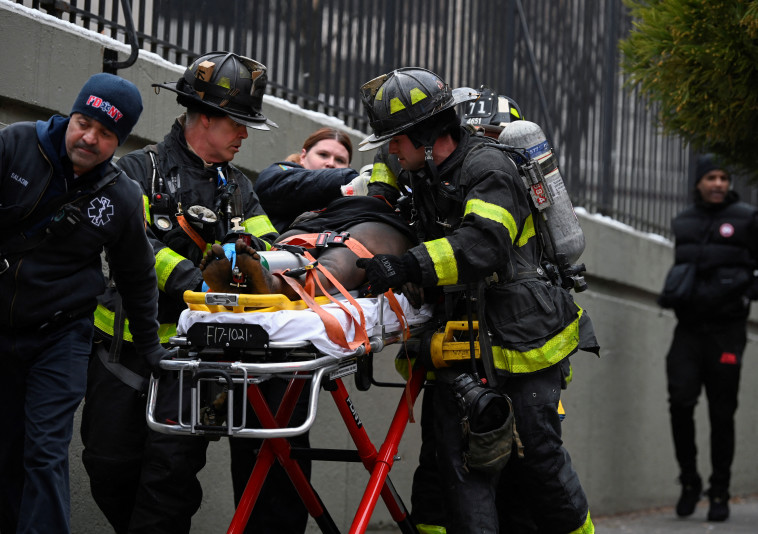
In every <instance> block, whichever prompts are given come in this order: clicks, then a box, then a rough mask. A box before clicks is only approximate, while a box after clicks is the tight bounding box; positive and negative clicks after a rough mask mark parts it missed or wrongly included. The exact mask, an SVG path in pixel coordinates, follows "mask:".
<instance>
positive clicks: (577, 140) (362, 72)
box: [17, 0, 752, 236]
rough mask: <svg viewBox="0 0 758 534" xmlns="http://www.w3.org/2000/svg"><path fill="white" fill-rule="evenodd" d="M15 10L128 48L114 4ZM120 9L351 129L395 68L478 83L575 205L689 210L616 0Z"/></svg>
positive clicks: (237, 2)
mask: <svg viewBox="0 0 758 534" xmlns="http://www.w3.org/2000/svg"><path fill="white" fill-rule="evenodd" d="M17 1H18V3H22V4H25V5H27V6H29V7H34V8H38V9H43V10H46V11H48V12H51V13H54V14H55V15H56V16H59V17H60V18H62V19H64V20H67V21H69V22H73V23H75V24H78V25H81V26H83V27H85V28H89V29H91V30H93V31H97V32H100V33H104V34H106V35H109V36H111V37H113V38H114V39H117V40H119V41H123V42H128V37H127V35H128V32H127V31H126V29H127V27H128V22H127V20H125V17H124V10H123V9H121V7H120V1H119V0H110V1H105V0H71V1H69V2H64V1H61V0H47V1H44V0H17ZM131 12H132V15H133V17H134V27H135V29H136V35H137V40H138V45H139V47H140V49H142V50H148V51H150V52H154V53H156V54H158V55H160V56H161V57H163V58H164V59H167V60H169V61H172V62H175V63H178V64H180V65H187V64H189V63H190V62H191V61H192V60H193V59H194V58H195V57H196V56H198V55H200V54H202V53H204V52H209V51H212V50H230V51H234V52H236V53H239V54H242V55H246V56H249V57H252V58H255V59H256V60H258V61H260V62H262V63H264V64H265V65H266V66H267V67H268V69H269V80H270V83H269V87H268V89H267V91H268V92H269V93H270V94H273V95H275V96H278V97H281V98H284V99H286V100H289V101H291V102H293V103H296V104H298V105H300V106H302V107H303V108H306V109H310V110H316V111H321V112H323V113H326V114H328V115H332V116H336V117H338V118H340V119H342V120H344V122H345V123H346V124H347V125H348V126H350V127H353V128H356V129H358V130H363V131H366V130H367V123H366V117H365V114H364V112H363V110H362V108H361V104H360V101H359V99H358V88H359V87H360V86H361V84H363V83H364V82H365V81H367V80H369V79H371V78H374V77H375V76H377V75H379V74H382V73H385V72H387V71H389V70H391V69H393V68H395V67H400V66H421V67H425V68H428V69H430V70H432V71H434V72H436V73H438V74H439V75H441V76H442V77H443V78H444V79H445V80H446V81H447V82H448V83H449V84H450V85H452V86H462V85H466V86H474V87H476V86H479V85H482V84H486V85H488V86H490V87H492V88H494V89H496V90H497V91H499V92H501V93H504V94H507V95H509V96H511V97H513V98H514V99H515V100H516V101H517V102H518V103H519V105H520V107H521V109H522V110H523V111H524V113H525V115H526V118H527V119H529V120H533V121H534V122H537V123H539V124H540V125H541V126H542V128H543V129H544V130H545V132H546V134H547V136H548V139H549V140H551V141H552V144H553V146H554V147H555V148H556V151H557V152H558V154H559V156H560V158H559V161H560V166H561V171H562V174H563V177H564V180H565V182H566V185H567V188H568V189H569V191H570V193H571V196H572V199H573V200H574V205H575V206H583V207H584V208H585V209H587V210H588V211H590V212H597V213H602V214H605V215H609V216H611V217H613V218H615V219H617V220H619V221H621V222H624V223H626V224H629V225H630V226H632V227H634V228H637V229H639V230H641V231H645V232H655V233H659V234H663V235H666V236H668V235H669V234H670V231H669V222H670V220H671V218H672V217H673V215H674V214H675V213H676V212H677V211H679V210H680V209H681V208H683V207H684V205H686V204H687V203H688V201H689V195H690V192H689V190H690V184H691V180H690V179H689V170H690V168H691V165H692V155H691V154H690V151H689V150H688V149H687V148H686V147H684V146H683V145H682V143H681V142H680V141H679V140H678V139H676V138H671V137H664V136H662V135H660V133H659V132H658V131H657V129H656V127H655V126H654V125H653V121H652V120H651V116H652V113H653V112H652V110H651V109H650V108H649V107H648V106H647V104H646V103H645V102H644V101H642V100H641V99H640V98H638V96H637V94H636V93H634V92H630V91H628V90H626V89H625V88H624V82H625V79H624V77H623V75H622V74H621V72H620V69H619V57H618V56H619V52H618V45H617V43H618V40H619V39H620V38H622V37H624V36H625V35H626V32H627V31H628V29H629V27H630V25H631V22H630V20H629V18H628V15H627V13H626V11H625V9H624V7H623V4H622V1H621V0H608V1H606V2H597V1H595V0H570V1H562V0H530V1H528V2H523V1H522V0H448V1H439V0H414V1H413V2H406V1H401V0H384V1H382V2H366V1H363V0H223V1H218V0H131ZM738 186H739V184H738ZM751 193H752V191H751Z"/></svg>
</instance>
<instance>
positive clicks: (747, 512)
mask: <svg viewBox="0 0 758 534" xmlns="http://www.w3.org/2000/svg"><path fill="white" fill-rule="evenodd" d="M729 509H730V514H729V519H728V520H727V521H724V522H723V523H712V522H709V521H707V520H706V516H707V515H708V499H702V500H701V501H700V503H699V504H698V506H697V508H696V509H695V513H694V514H692V515H691V516H690V517H686V518H679V517H677V516H676V513H675V512H674V507H673V503H672V506H667V507H663V508H656V509H654V510H645V511H641V512H634V513H629V514H619V515H614V516H604V517H593V518H592V519H593V523H594V524H595V532H597V533H598V534H621V533H623V534H674V533H682V534H684V533H687V534H699V533H701V532H713V533H718V534H748V533H749V534H756V533H758V494H756V495H748V496H742V497H732V498H731V499H730V500H729Z"/></svg>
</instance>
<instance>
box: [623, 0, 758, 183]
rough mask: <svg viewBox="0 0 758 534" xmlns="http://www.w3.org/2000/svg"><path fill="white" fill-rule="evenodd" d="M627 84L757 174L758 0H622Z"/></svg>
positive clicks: (675, 126) (698, 141)
mask: <svg viewBox="0 0 758 534" xmlns="http://www.w3.org/2000/svg"><path fill="white" fill-rule="evenodd" d="M624 4H625V5H626V6H627V7H628V8H629V10H630V13H631V15H632V17H633V26H632V29H631V31H630V33H629V36H628V37H627V38H626V39H623V40H621V42H620V49H621V52H622V59H621V67H622V70H623V71H624V73H625V74H626V75H627V79H628V84H629V85H630V86H631V87H638V88H639V90H640V93H641V95H642V96H644V97H646V98H647V99H648V101H649V102H650V103H654V104H657V106H656V109H657V110H658V112H657V116H656V117H655V119H656V120H657V122H658V124H660V126H662V127H663V131H664V132H665V133H668V134H676V135H679V136H680V137H681V138H682V139H684V140H685V141H686V142H688V143H690V144H691V146H692V147H693V148H694V149H696V150H698V151H700V152H705V151H710V152H714V153H716V154H718V155H719V156H721V157H723V158H724V159H725V160H726V161H728V162H730V163H731V164H732V165H734V166H735V170H737V171H740V172H744V173H746V174H748V175H751V176H753V177H757V176H758V146H756V141H757V140H758V0H624Z"/></svg>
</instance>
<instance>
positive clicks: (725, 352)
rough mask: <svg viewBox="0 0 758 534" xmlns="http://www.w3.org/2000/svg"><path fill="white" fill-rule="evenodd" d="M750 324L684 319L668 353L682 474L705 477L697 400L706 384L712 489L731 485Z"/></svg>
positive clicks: (686, 479)
mask: <svg viewBox="0 0 758 534" xmlns="http://www.w3.org/2000/svg"><path fill="white" fill-rule="evenodd" d="M746 336H747V334H746V325H745V324H744V323H737V324H734V325H702V324H698V325H695V326H688V325H682V324H678V325H677V326H676V329H675V330H674V339H673V341H672V343H671V348H670V349H669V353H668V356H667V357H666V376H667V379H668V393H669V412H670V414H671V430H672V434H673V438H674V449H675V452H676V459H677V462H678V463H679V468H680V472H681V478H682V480H683V481H684V482H690V481H692V480H693V479H697V478H699V475H698V473H697V449H696V446H695V419H694V411H695V405H696V404H697V402H698V398H699V397H700V392H701V390H702V389H703V387H704V388H705V394H706V397H707V400H708V417H709V420H710V425H711V436H710V445H711V467H712V472H711V477H710V485H711V488H713V489H715V490H717V491H726V490H728V489H729V482H730V477H731V466H732V460H733V458H734V414H735V412H736V411H737V394H738V391H739V382H740V370H741V368H742V354H743V351H744V349H745V344H746V342H747V337H746Z"/></svg>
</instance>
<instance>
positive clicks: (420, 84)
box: [359, 67, 478, 151]
mask: <svg viewBox="0 0 758 534" xmlns="http://www.w3.org/2000/svg"><path fill="white" fill-rule="evenodd" d="M360 91H361V99H362V101H363V106H364V107H365V108H366V113H367V114H368V117H369V121H370V125H371V129H372V130H373V131H374V133H373V134H371V135H370V136H368V137H367V138H366V139H364V140H363V141H361V143H360V148H359V150H361V151H363V150H370V149H372V148H377V147H379V146H381V145H383V144H384V143H386V142H387V141H389V140H390V139H391V138H392V137H394V136H396V135H399V134H401V133H403V132H405V131H406V130H408V129H409V128H410V127H411V126H413V125H414V124H417V123H419V122H421V121H423V120H425V119H428V118H429V117H431V116H433V115H436V114H437V113H439V112H441V111H444V110H446V109H449V108H452V107H454V106H456V105H457V104H460V103H461V102H466V101H468V100H472V99H475V98H476V97H477V96H478V93H477V92H476V91H474V90H473V89H469V88H467V87H464V88H460V89H455V90H451V89H450V87H449V86H448V85H447V84H446V83H445V82H444V81H442V79H441V78H440V77H439V76H437V75H436V74H434V73H433V72H431V71H428V70H426V69H421V68H414V67H407V68H401V69H397V70H394V71H392V72H390V73H389V74H383V75H382V76H379V77H378V78H374V79H373V80H371V81H369V82H366V83H365V84H363V86H362V87H361V90H360Z"/></svg>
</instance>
